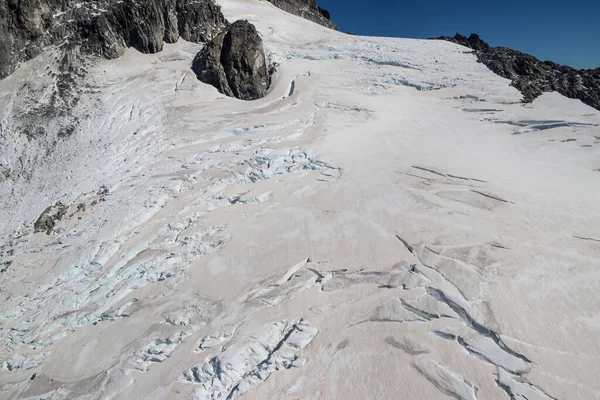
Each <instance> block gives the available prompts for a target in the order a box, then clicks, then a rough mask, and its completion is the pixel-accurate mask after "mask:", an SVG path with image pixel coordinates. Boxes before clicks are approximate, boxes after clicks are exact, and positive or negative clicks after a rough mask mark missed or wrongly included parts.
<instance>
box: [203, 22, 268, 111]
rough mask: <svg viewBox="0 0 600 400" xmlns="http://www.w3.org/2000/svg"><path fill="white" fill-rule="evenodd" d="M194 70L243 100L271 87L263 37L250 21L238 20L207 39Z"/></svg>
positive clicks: (221, 89)
mask: <svg viewBox="0 0 600 400" xmlns="http://www.w3.org/2000/svg"><path fill="white" fill-rule="evenodd" d="M192 70H193V71H194V72H195V73H196V76H197V77H198V79H200V80H201V81H202V82H204V83H208V84H210V85H213V86H214V87H216V88H217V89H218V90H219V92H221V93H223V94H225V95H227V96H230V97H236V98H238V99H242V100H255V99H258V98H261V97H264V96H265V95H266V93H267V90H268V89H269V84H270V77H269V72H268V69H267V59H266V57H265V53H264V50H263V45H262V39H261V38H260V36H259V35H258V32H257V31H256V28H255V27H254V25H252V24H251V23H249V22H248V21H243V20H240V21H236V22H235V23H233V24H232V25H230V26H229V27H227V28H226V29H225V30H224V31H223V32H221V33H219V34H218V35H217V36H216V37H215V38H214V39H213V40H211V41H210V42H209V43H207V45H206V46H205V47H204V48H203V49H202V50H201V51H200V52H199V53H198V54H197V55H196V58H195V59H194V62H193V64H192Z"/></svg>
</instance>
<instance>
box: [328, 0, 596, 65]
mask: <svg viewBox="0 0 600 400" xmlns="http://www.w3.org/2000/svg"><path fill="white" fill-rule="evenodd" d="M318 3H319V5H320V6H321V7H323V8H325V9H328V10H329V11H331V19H332V20H333V21H334V22H335V23H336V24H337V26H338V28H339V29H340V30H341V31H345V32H346V31H350V32H352V33H356V34H360V35H370V36H396V37H410V38H426V37H434V36H442V35H447V36H453V35H454V34H455V33H456V32H460V33H462V34H464V35H467V36H468V35H469V34H470V33H478V34H479V35H480V36H481V38H482V39H483V40H485V41H486V42H488V43H489V44H490V45H492V46H506V47H510V48H513V49H516V50H519V51H523V52H525V53H529V54H532V55H534V56H536V57H538V58H539V59H541V60H551V61H555V62H558V63H560V64H566V65H570V66H573V67H576V68H597V67H600V0H569V1H565V0H520V1H516V0H501V1H498V0H496V1H492V0H470V1H467V0H414V1H400V0H318Z"/></svg>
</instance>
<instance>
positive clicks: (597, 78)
mask: <svg viewBox="0 0 600 400" xmlns="http://www.w3.org/2000/svg"><path fill="white" fill-rule="evenodd" d="M437 39H442V40H448V41H450V42H454V43H458V44H460V45H463V46H466V47H469V48H471V49H473V50H474V51H475V54H476V55H477V59H478V61H479V62H481V63H483V64H485V65H486V66H487V67H488V68H489V69H491V70H492V71H494V72H495V73H496V74H498V75H500V76H502V77H504V78H507V79H510V80H511V81H512V85H513V86H514V87H515V88H517V89H519V90H520V91H521V93H522V94H523V100H524V101H525V102H531V101H533V100H534V99H535V98H536V97H538V96H540V95H541V94H542V93H544V92H551V91H556V92H558V93H560V94H562V95H563V96H566V97H569V98H572V99H579V100H581V101H582V102H584V103H585V104H587V105H589V106H591V107H594V108H596V109H598V110H600V68H597V69H594V70H585V69H584V70H578V69H575V68H571V67H568V66H565V65H560V64H557V63H554V62H551V61H540V60H538V59H537V58H535V57H533V56H531V55H529V54H525V53H521V52H520V51H517V50H513V49H509V48H506V47H491V46H490V45H488V44H487V43H486V42H484V41H483V40H481V38H480V37H479V35H476V34H471V35H470V36H469V37H466V36H464V35H461V34H459V33H457V34H456V35H455V36H451V37H449V36H442V37H439V38H437Z"/></svg>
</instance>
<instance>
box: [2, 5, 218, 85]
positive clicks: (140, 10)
mask: <svg viewBox="0 0 600 400" xmlns="http://www.w3.org/2000/svg"><path fill="white" fill-rule="evenodd" d="M226 24H227V21H226V20H225V18H224V17H223V14H222V13H221V9H220V7H219V6H217V5H216V4H215V3H214V1H213V0H145V1H137V2H136V1H134V0H19V1H17V0H7V1H3V2H0V79H2V78H5V77H6V76H8V75H10V74H11V73H12V72H13V71H14V70H15V68H16V67H17V66H18V65H19V64H20V63H21V62H24V61H27V60H29V59H31V58H33V57H35V56H36V55H38V54H39V53H40V52H42V51H43V50H44V48H46V47H47V46H49V45H67V44H68V45H75V46H80V47H81V49H82V51H83V52H84V53H88V54H94V55H99V56H102V57H107V58H117V57H119V56H121V55H122V54H123V53H124V52H125V50H126V49H127V48H128V47H134V48H135V49H137V50H139V51H140V52H142V53H156V52H158V51H160V50H162V47H163V44H164V43H165V42H167V43H173V42H175V41H177V39H179V37H182V38H183V39H185V40H188V41H192V42H204V41H208V40H210V39H212V37H213V36H214V35H216V34H217V33H218V32H219V31H220V30H221V29H222V28H223V27H224V26H225V25H226Z"/></svg>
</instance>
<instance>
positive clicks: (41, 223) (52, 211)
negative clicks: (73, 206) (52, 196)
mask: <svg viewBox="0 0 600 400" xmlns="http://www.w3.org/2000/svg"><path fill="white" fill-rule="evenodd" d="M68 208H69V207H68V206H65V205H63V204H61V203H56V204H55V205H53V206H50V207H48V208H46V209H45V210H44V212H43V213H42V214H41V215H40V217H39V218H38V219H37V221H35V223H34V224H33V228H34V231H35V232H46V234H47V235H49V234H51V233H52V231H53V230H54V227H55V226H56V221H60V220H61V219H62V218H63V217H64V216H65V214H66V213H67V210H68Z"/></svg>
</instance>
